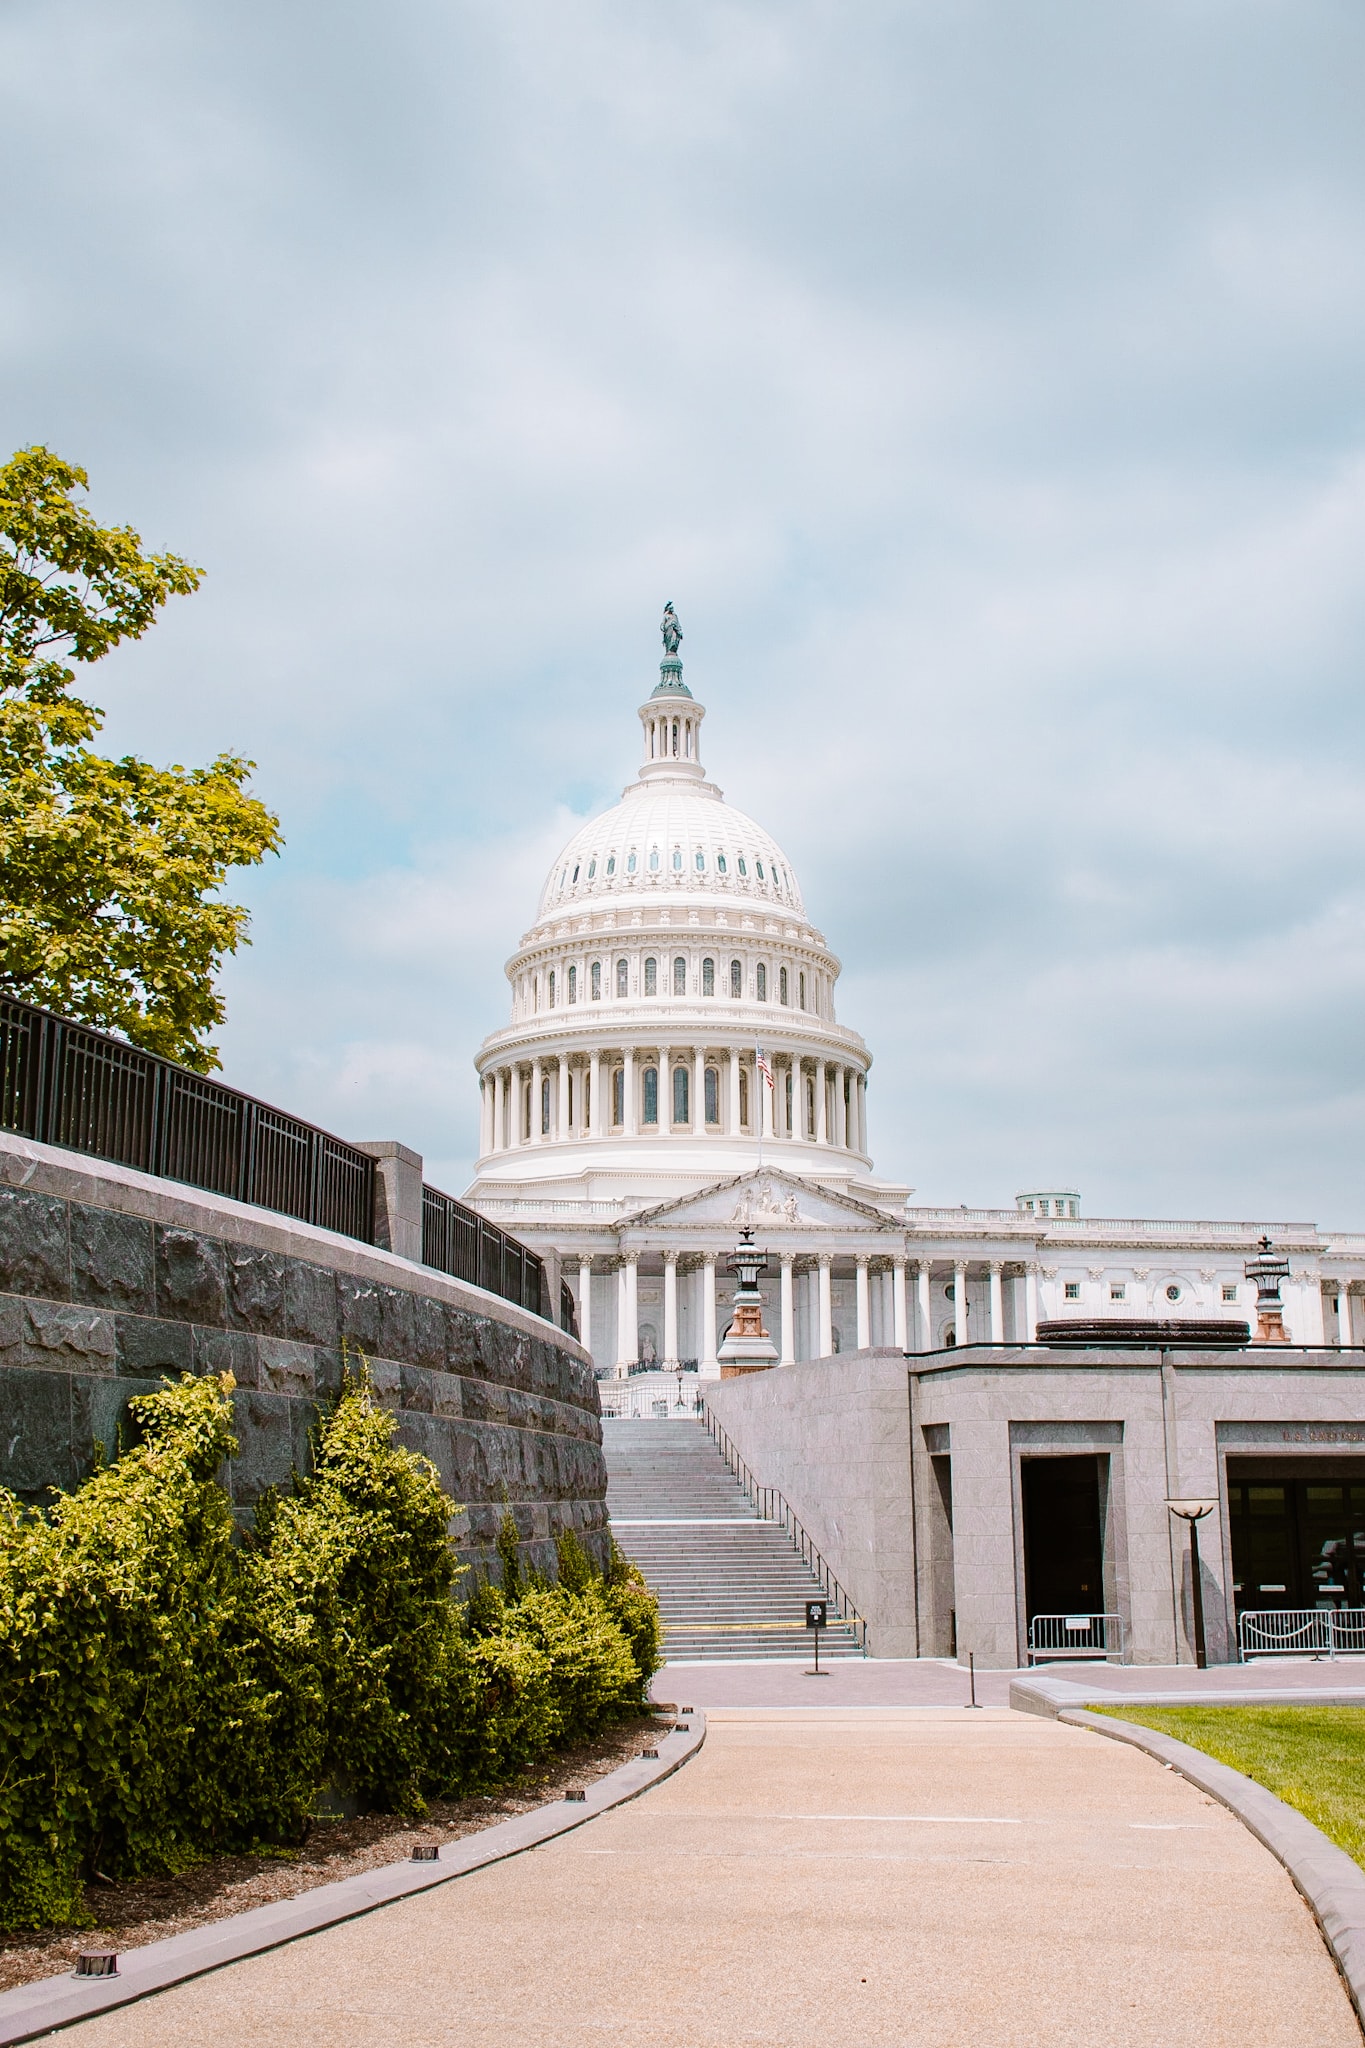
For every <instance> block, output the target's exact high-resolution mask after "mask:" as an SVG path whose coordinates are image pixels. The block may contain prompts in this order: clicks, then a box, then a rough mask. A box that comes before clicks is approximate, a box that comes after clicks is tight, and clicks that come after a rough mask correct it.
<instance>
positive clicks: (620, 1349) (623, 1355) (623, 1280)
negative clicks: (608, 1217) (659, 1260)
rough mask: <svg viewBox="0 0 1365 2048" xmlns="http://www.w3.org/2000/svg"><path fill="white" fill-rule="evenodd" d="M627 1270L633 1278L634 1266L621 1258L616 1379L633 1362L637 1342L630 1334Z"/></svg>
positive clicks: (618, 1279) (617, 1273)
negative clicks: (628, 1264)
mask: <svg viewBox="0 0 1365 2048" xmlns="http://www.w3.org/2000/svg"><path fill="white" fill-rule="evenodd" d="M628 1272H629V1274H630V1277H631V1279H633V1278H634V1276H635V1268H634V1267H633V1266H629V1267H628V1266H627V1263H626V1261H625V1260H624V1259H622V1260H621V1263H620V1265H619V1266H618V1267H617V1268H616V1376H617V1378H618V1379H624V1378H625V1376H626V1367H627V1366H628V1365H630V1364H632V1363H633V1362H634V1358H635V1352H634V1348H633V1346H634V1345H635V1344H637V1343H638V1342H639V1339H638V1337H635V1338H632V1336H631V1334H630V1327H631V1326H630V1296H631V1294H632V1292H633V1289H632V1288H631V1286H630V1282H629V1281H628V1280H627V1277H626V1275H627V1273H628Z"/></svg>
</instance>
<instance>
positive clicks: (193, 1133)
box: [0, 997, 375, 1244]
mask: <svg viewBox="0 0 1365 2048" xmlns="http://www.w3.org/2000/svg"><path fill="white" fill-rule="evenodd" d="M0 1128H3V1129H4V1130H7V1131H17V1132H18V1133H19V1134H20V1135H21V1136H22V1137H25V1138H34V1139H36V1140H37V1142H38V1143H39V1144H44V1145H61V1146H64V1147H66V1148H67V1149H68V1150H69V1151H72V1152H86V1153H89V1154H90V1155H91V1156H92V1157H93V1158H96V1159H111V1160H114V1161H115V1162H116V1163H117V1164H118V1165H120V1166H132V1167H136V1168H137V1169H138V1170H139V1171H140V1172H142V1173H152V1174H157V1175H159V1176H161V1177H162V1178H164V1179H166V1180H178V1181H184V1182H185V1183H186V1184H187V1185H188V1186H190V1187H196V1188H207V1189H209V1190H210V1191H211V1192H212V1193H214V1194H216V1195H230V1196H231V1197H232V1198H233V1199H234V1200H235V1201H239V1202H252V1203H254V1204H256V1206H257V1207H259V1208H262V1209H275V1210H278V1211H279V1212H280V1214H281V1215H284V1216H293V1217H296V1218H297V1219H298V1220H299V1221H300V1222H302V1223H316V1224H318V1225H320V1226H321V1228H322V1229H324V1230H335V1231H338V1232H340V1234H341V1235H342V1236H344V1237H356V1238H359V1239H360V1240H361V1241H362V1242H363V1243H365V1244H373V1242H374V1185H375V1165H374V1161H373V1159H371V1158H370V1157H369V1155H368V1154H367V1153H365V1152H360V1151H357V1149H356V1147H355V1146H354V1145H347V1144H345V1143H344V1142H343V1141H342V1140H341V1139H340V1138H334V1137H333V1136H332V1135H331V1133H330V1132H328V1131H320V1130H318V1129H317V1128H316V1126H315V1125H313V1124H306V1123H303V1122H302V1121H301V1120H300V1119H299V1118H298V1117H294V1116H286V1115H285V1114H284V1112H283V1111H282V1110H278V1109H272V1108H271V1107H270V1106H269V1104H267V1103H264V1102H257V1101H255V1100H254V1099H253V1098H252V1097H251V1096H250V1095H242V1094H239V1093H238V1091H237V1090H236V1089H235V1088H225V1087H224V1086H223V1084H222V1083H221V1082H220V1081H210V1080H207V1079H206V1078H205V1076H204V1075H203V1074H192V1073H190V1072H189V1070H188V1068H186V1067H177V1066H176V1065H175V1064H174V1063H173V1062H172V1061H170V1060H165V1059H161V1058H160V1057H159V1056H158V1055H157V1054H156V1053H151V1052H143V1051H141V1050H140V1049H139V1047H137V1046H135V1045H127V1044H125V1043H124V1041H123V1040H122V1039H121V1038H111V1037H110V1036H109V1034H108V1033H107V1032H104V1031H92V1030H91V1029H90V1028H89V1026H88V1025H85V1024H73V1023H72V1022H71V1021H70V1019H69V1018H66V1017H56V1016H54V1015H53V1014H52V1012H51V1011H50V1010H37V1009H35V1008H34V1007H33V1005H32V1004H31V1003H20V1002H16V1001H14V1000H13V999H12V998H10V997H5V998H3V999H0Z"/></svg>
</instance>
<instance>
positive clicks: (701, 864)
mask: <svg viewBox="0 0 1365 2048" xmlns="http://www.w3.org/2000/svg"><path fill="white" fill-rule="evenodd" d="M694 862H695V866H696V870H697V873H698V874H699V875H704V874H705V873H706V855H705V854H704V853H703V852H702V850H701V848H700V847H698V848H697V851H696V854H695V856H694Z"/></svg>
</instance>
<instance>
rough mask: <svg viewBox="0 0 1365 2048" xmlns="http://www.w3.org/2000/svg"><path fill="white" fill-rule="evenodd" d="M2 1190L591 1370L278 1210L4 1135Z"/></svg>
mask: <svg viewBox="0 0 1365 2048" xmlns="http://www.w3.org/2000/svg"><path fill="white" fill-rule="evenodd" d="M0 1185H3V1186H6V1187H12V1188H24V1189H28V1190H30V1191H32V1192H34V1193H37V1194H42V1195H51V1196H54V1197H56V1198H57V1199H58V1200H61V1201H66V1202H83V1203H86V1204H87V1205H88V1206H90V1207H91V1208H96V1209H114V1210H117V1211H118V1212H120V1213H121V1214H122V1215H125V1216H137V1217H141V1218H142V1219H144V1220H145V1221H149V1222H152V1223H160V1224H163V1225H165V1226H167V1227H168V1228H170V1229H173V1230H197V1231H200V1232H202V1233H203V1234H204V1235H206V1236H209V1237H216V1238H221V1239H223V1240H225V1241H229V1242H231V1243H234V1244H246V1245H251V1246H253V1247H254V1248H255V1249H256V1250H257V1251H271V1252H279V1253H282V1254H284V1255H285V1256H287V1257H290V1258H296V1259H304V1260H307V1261H308V1262H309V1263H311V1264H313V1265H318V1266H327V1267H329V1268H330V1269H331V1270H332V1271H333V1272H338V1273H346V1274H349V1275H351V1277H353V1278H355V1279H359V1280H368V1281H375V1282H378V1283H380V1284H383V1285H387V1286H391V1287H401V1288H404V1289H405V1290H406V1291H407V1292H408V1293H410V1294H425V1295H429V1296H430V1297H431V1298H432V1299H433V1300H438V1301H445V1302H448V1303H449V1304H450V1305H451V1306H452V1307H456V1308H465V1309H472V1310H473V1311H475V1312H476V1313H477V1314H479V1315H483V1316H488V1317H491V1318H492V1319H493V1320H494V1321H496V1322H503V1323H509V1324H511V1325H512V1327H513V1328H514V1329H519V1330H522V1331H524V1332H525V1333H526V1334H527V1335H528V1336H531V1337H540V1338H544V1336H545V1335H546V1333H547V1332H549V1333H552V1334H553V1337H554V1341H555V1342H556V1343H557V1344H558V1345H559V1346H560V1347H561V1348H562V1349H563V1350H565V1351H567V1352H569V1353H571V1354H572V1356H574V1357H575V1358H578V1359H581V1360H582V1361H583V1363H584V1364H586V1365H590V1364H591V1363H592V1360H591V1358H590V1357H589V1354H588V1353H587V1352H586V1351H585V1350H584V1349H583V1347H582V1345H581V1344H579V1342H578V1340H577V1339H576V1338H574V1337H571V1336H570V1335H569V1333H568V1332H567V1330H561V1329H560V1328H559V1326H558V1325H557V1324H555V1323H551V1322H548V1321H547V1320H546V1319H545V1318H544V1317H543V1316H539V1315H535V1314H533V1313H532V1311H531V1310H530V1309H524V1308H519V1307H518V1306H517V1305H516V1303H515V1302H511V1301H506V1300H504V1299H503V1297H502V1295H500V1294H490V1293H489V1292H488V1290H487V1289H486V1288H483V1287H476V1286H474V1285H473V1283H472V1282H470V1281H467V1280H456V1279H454V1278H453V1277H452V1276H451V1275H450V1274H449V1273H441V1272H438V1271H437V1270H436V1268H435V1267H434V1266H421V1265H418V1264H416V1263H415V1262H414V1261H413V1260H411V1259H405V1258H401V1257H399V1255H398V1254H397V1253H396V1252H389V1251H385V1250H383V1249H382V1248H381V1247H380V1246H379V1245H369V1244H362V1243H361V1242H360V1241H359V1239H357V1238H353V1237H343V1236H342V1235H341V1233H340V1232H339V1231H335V1230H323V1229H321V1228H320V1227H319V1226H318V1225H317V1224H315V1223H301V1222H299V1221H298V1220H297V1219H296V1218H294V1217H292V1216H283V1215H280V1214H278V1213H277V1212H276V1211H275V1210H273V1209H258V1208H256V1207H255V1206H254V1205H253V1204H251V1203H249V1202H238V1201H235V1200H233V1198H232V1197H231V1196H229V1195H215V1194H213V1193H211V1192H210V1191H209V1190H208V1189H205V1188H195V1187H190V1186H189V1185H188V1183H186V1182H182V1181H169V1180H162V1179H161V1178H159V1177H158V1176H157V1175H156V1174H150V1173H141V1172H139V1171H138V1170H137V1168H136V1167H132V1166H119V1165H117V1164H116V1163H115V1162H114V1161H113V1160H109V1159H92V1158H88V1157H87V1156H86V1154H84V1153H83V1152H68V1151H66V1150H64V1149H63V1148H62V1147H60V1146H57V1145H40V1144H38V1143H37V1142H36V1140H34V1139H32V1138H21V1137H18V1136H16V1134H15V1133H14V1132H13V1131H0Z"/></svg>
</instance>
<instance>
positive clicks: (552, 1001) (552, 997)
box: [550, 967, 555, 1010]
mask: <svg viewBox="0 0 1365 2048" xmlns="http://www.w3.org/2000/svg"><path fill="white" fill-rule="evenodd" d="M554 1006H555V971H554V969H553V967H552V968H551V969H550V1008H551V1009H552V1010H553V1008H554Z"/></svg>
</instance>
